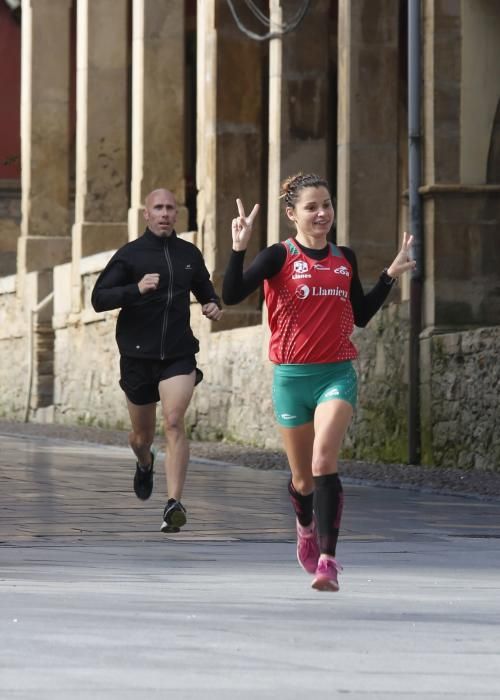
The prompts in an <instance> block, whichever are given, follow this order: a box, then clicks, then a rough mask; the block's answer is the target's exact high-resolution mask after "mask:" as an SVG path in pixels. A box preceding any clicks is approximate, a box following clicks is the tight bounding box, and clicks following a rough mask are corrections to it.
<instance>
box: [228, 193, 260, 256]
mask: <svg viewBox="0 0 500 700" xmlns="http://www.w3.org/2000/svg"><path fill="white" fill-rule="evenodd" d="M236 205H237V207H238V214H239V216H237V217H236V219H233V221H232V225H231V233H232V235H233V250H246V249H247V245H248V241H249V240H250V236H251V235H252V226H253V222H254V219H255V217H256V216H257V214H258V213H259V208H260V205H259V204H254V207H253V209H252V211H251V212H250V214H249V215H248V216H245V209H244V207H243V202H242V201H241V199H237V200H236Z"/></svg>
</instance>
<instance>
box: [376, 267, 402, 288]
mask: <svg viewBox="0 0 500 700" xmlns="http://www.w3.org/2000/svg"><path fill="white" fill-rule="evenodd" d="M387 269H388V268H387V267H384V269H383V270H382V274H381V275H380V279H381V280H382V282H383V283H384V284H386V285H387V286H388V287H392V286H393V285H395V284H396V283H397V281H398V279H397V277H391V276H390V275H389V274H387Z"/></svg>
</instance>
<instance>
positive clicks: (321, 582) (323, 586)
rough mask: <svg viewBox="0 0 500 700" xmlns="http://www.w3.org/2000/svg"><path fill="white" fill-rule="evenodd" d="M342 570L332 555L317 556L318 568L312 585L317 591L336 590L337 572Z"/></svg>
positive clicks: (337, 588) (337, 587) (337, 585)
mask: <svg viewBox="0 0 500 700" xmlns="http://www.w3.org/2000/svg"><path fill="white" fill-rule="evenodd" d="M341 571H342V567H341V565H340V564H339V563H338V561H337V560H336V559H334V557H330V556H328V555H326V554H322V555H321V556H320V558H319V562H318V568H317V569H316V574H315V576H314V579H313V582H312V584H311V585H312V587H313V588H315V589H316V590H317V591H334V592H335V591H338V590H339V582H338V574H339V573H340V572H341Z"/></svg>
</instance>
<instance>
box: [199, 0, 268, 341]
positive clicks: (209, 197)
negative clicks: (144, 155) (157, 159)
mask: <svg viewBox="0 0 500 700" xmlns="http://www.w3.org/2000/svg"><path fill="white" fill-rule="evenodd" d="M263 50H264V49H263V47H262V45H261V44H260V43H259V42H256V41H252V40H251V39H248V38H245V37H244V36H243V35H242V33H241V32H240V31H239V30H238V28H237V27H236V25H235V23H234V20H233V18H232V17H231V14H230V12H229V9H228V7H227V5H226V3H223V2H217V1H216V0H198V47H197V56H198V86H197V94H198V99H197V116H198V120H197V125H198V126H197V131H198V137H197V143H198V156H197V187H198V200H197V213H198V228H199V234H200V239H201V248H202V250H203V253H204V256H205V260H206V263H207V267H208V269H209V271H210V273H211V274H212V278H213V281H214V284H215V287H216V289H217V290H218V291H219V292H220V289H221V283H222V278H223V275H224V271H225V269H226V265H227V261H228V259H229V256H230V253H231V219H232V218H233V217H234V216H236V215H237V209H236V202H235V200H236V197H241V199H242V200H243V203H244V205H245V207H246V208H247V210H248V211H250V210H251V208H252V206H253V205H254V203H255V202H261V203H262V202H263V201H264V200H263V194H265V189H264V177H263V168H265V160H264V158H265V153H264V144H263V138H262V118H263V117H262V83H261V81H262V52H263ZM235 66H238V70H237V72H236V73H235ZM238 75H242V76H244V80H243V79H238ZM264 226H265V211H264V210H263V211H261V213H260V214H259V217H258V219H257V220H256V223H255V226H254V233H253V237H252V241H251V243H250V246H249V250H248V253H247V256H248V260H252V259H253V257H254V256H255V254H256V253H257V251H258V250H259V249H260V248H261V236H262V233H261V232H262V230H263V227H264ZM257 306H258V297H257V295H256V294H255V295H253V296H252V297H251V298H250V299H248V300H247V302H246V304H241V305H239V306H238V307H237V308H235V309H228V310H227V311H226V314H225V315H224V318H223V321H222V322H219V323H218V324H217V325H216V326H215V327H216V328H217V329H221V328H223V327H226V328H227V327H230V326H234V325H241V324H243V323H248V324H249V323H257V322H258V321H259V320H260V312H257V313H256V312H255V309H256V308H257Z"/></svg>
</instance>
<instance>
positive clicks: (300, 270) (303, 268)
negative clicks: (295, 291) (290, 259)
mask: <svg viewBox="0 0 500 700" xmlns="http://www.w3.org/2000/svg"><path fill="white" fill-rule="evenodd" d="M308 277H311V275H310V274H309V266H308V264H307V263H306V262H305V261H304V260H295V261H294V263H293V275H292V279H293V280H301V279H306V278H308Z"/></svg>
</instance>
